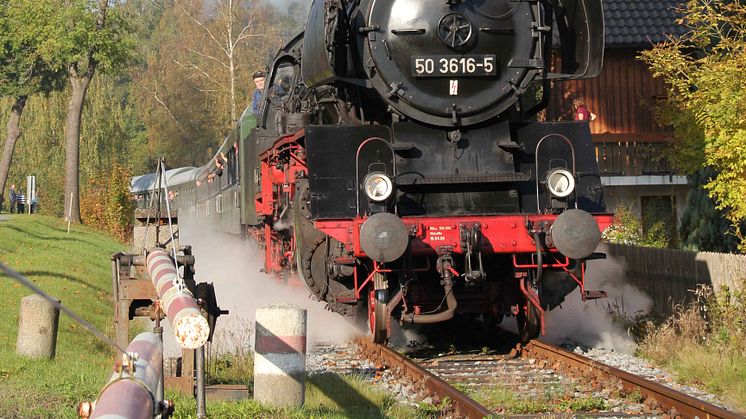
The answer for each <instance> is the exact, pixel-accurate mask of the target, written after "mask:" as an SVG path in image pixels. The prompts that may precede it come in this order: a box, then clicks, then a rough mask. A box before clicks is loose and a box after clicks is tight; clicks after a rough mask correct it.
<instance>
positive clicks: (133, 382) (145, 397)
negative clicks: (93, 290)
mask: <svg viewBox="0 0 746 419" xmlns="http://www.w3.org/2000/svg"><path fill="white" fill-rule="evenodd" d="M127 352H128V353H130V354H136V359H135V361H134V363H133V364H132V365H134V368H133V369H134V371H129V368H121V371H118V370H120V368H118V367H115V370H117V371H115V372H114V374H112V375H111V378H110V379H109V383H108V384H106V386H105V387H104V388H103V390H101V395H100V396H99V398H98V400H97V401H96V403H95V405H94V407H93V415H92V416H91V418H128V419H140V418H142V419H146V418H148V419H152V418H153V417H154V416H156V415H157V414H159V411H160V406H158V404H157V403H158V402H159V401H158V400H156V395H157V394H158V389H159V386H160V385H161V377H162V376H163V344H162V343H161V341H160V338H158V336H156V334H155V333H151V332H145V333H140V334H139V335H137V336H136V337H135V339H133V340H132V342H131V343H130V344H129V346H127ZM84 405H85V406H86V408H89V405H90V404H84Z"/></svg>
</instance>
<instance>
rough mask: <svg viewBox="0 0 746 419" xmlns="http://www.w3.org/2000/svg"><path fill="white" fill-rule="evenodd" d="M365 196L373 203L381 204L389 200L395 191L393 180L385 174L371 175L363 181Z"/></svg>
mask: <svg viewBox="0 0 746 419" xmlns="http://www.w3.org/2000/svg"><path fill="white" fill-rule="evenodd" d="M363 185H364V188H365V194H366V195H368V198H370V199H371V200H372V201H376V202H381V201H385V200H387V199H388V198H389V197H390V196H391V193H392V192H393V191H394V184H393V183H392V182H391V178H389V177H388V176H386V175H385V174H384V173H380V172H374V173H371V174H369V175H368V176H367V177H366V178H365V181H363Z"/></svg>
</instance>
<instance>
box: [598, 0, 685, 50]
mask: <svg viewBox="0 0 746 419" xmlns="http://www.w3.org/2000/svg"><path fill="white" fill-rule="evenodd" d="M684 3H685V0H604V2H603V4H604V18H605V20H606V46H607V47H612V48H613V47H625V46H648V45H650V44H651V43H658V42H661V41H664V40H666V35H681V34H683V33H684V32H685V31H686V28H685V27H684V26H682V25H679V24H677V23H676V19H678V18H679V17H680V14H679V13H678V12H677V11H676V8H677V7H680V6H683V5H684Z"/></svg>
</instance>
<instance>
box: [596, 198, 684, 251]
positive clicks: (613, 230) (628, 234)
mask: <svg viewBox="0 0 746 419" xmlns="http://www.w3.org/2000/svg"><path fill="white" fill-rule="evenodd" d="M602 237H603V239H604V240H605V241H607V242H609V243H612V244H624V245H628V246H643V247H657V248H661V249H663V248H666V247H668V245H669V243H670V238H669V233H668V229H667V227H666V223H664V222H662V221H659V222H657V223H655V224H653V225H652V226H651V227H650V228H649V229H648V230H647V231H643V228H642V223H641V222H640V220H639V219H638V218H637V217H636V216H635V214H634V213H633V212H632V209H631V208H630V207H626V206H623V205H620V206H618V207H617V208H616V213H615V214H614V224H612V225H611V226H610V227H608V228H607V229H606V230H604V232H603V235H602Z"/></svg>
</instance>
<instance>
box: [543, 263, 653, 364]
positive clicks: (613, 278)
mask: <svg viewBox="0 0 746 419" xmlns="http://www.w3.org/2000/svg"><path fill="white" fill-rule="evenodd" d="M624 270H625V264H624V262H623V261H622V260H616V259H614V258H611V257H609V258H608V259H606V260H594V261H590V262H589V263H588V269H587V270H586V276H585V278H586V289H590V290H603V291H606V292H607V293H608V298H607V299H599V300H593V301H588V302H585V303H584V302H582V301H581V299H580V293H579V292H578V290H577V289H576V290H575V291H573V292H572V293H571V294H570V295H568V296H567V297H566V298H565V302H564V303H562V308H561V309H560V308H555V309H554V310H552V311H550V312H549V313H547V316H546V331H547V335H546V336H544V337H543V338H542V340H545V341H548V342H552V343H562V342H563V341H566V340H569V341H572V342H575V343H580V344H583V345H587V346H591V347H603V348H608V349H614V350H616V351H619V352H624V353H631V352H632V351H633V350H634V348H635V343H634V341H633V339H632V338H631V337H630V336H629V335H628V334H627V332H626V331H625V330H624V329H623V328H622V327H621V326H620V325H619V324H618V323H615V322H614V321H613V320H612V317H611V315H610V314H609V308H611V309H612V311H615V312H617V314H620V315H623V316H625V317H631V316H634V315H636V314H643V313H648V311H649V310H650V308H651V306H652V304H653V302H652V300H651V299H650V297H648V296H647V295H646V294H644V293H643V292H642V291H640V290H638V289H637V288H635V287H633V286H631V285H629V284H627V283H625V282H624Z"/></svg>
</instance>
